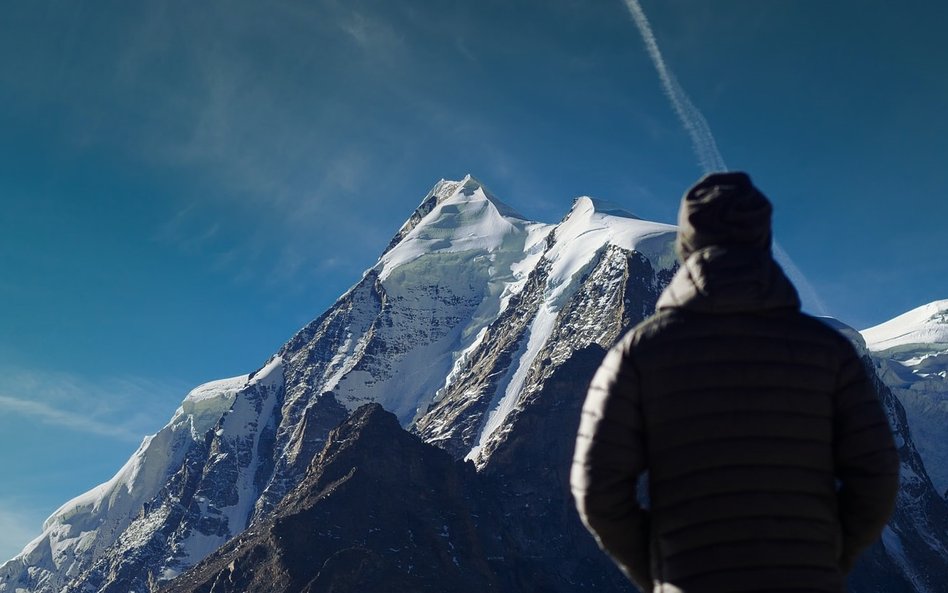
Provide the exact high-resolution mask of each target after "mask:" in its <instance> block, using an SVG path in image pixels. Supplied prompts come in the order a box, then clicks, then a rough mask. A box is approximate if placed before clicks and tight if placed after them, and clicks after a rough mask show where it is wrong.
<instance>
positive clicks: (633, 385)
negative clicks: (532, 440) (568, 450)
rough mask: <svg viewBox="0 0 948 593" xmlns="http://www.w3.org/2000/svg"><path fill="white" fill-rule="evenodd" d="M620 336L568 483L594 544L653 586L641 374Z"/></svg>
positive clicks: (596, 381)
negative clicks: (643, 478)
mask: <svg viewBox="0 0 948 593" xmlns="http://www.w3.org/2000/svg"><path fill="white" fill-rule="evenodd" d="M628 342H629V340H628V339H625V340H622V341H621V342H620V343H619V344H618V345H616V346H615V347H614V348H612V350H610V351H609V353H608V354H607V355H606V358H605V360H604V361H603V362H602V365H601V366H600V367H599V370H598V371H597V372H596V375H595V377H594V378H593V381H592V384H591V385H590V387H589V392H588V394H587V395H586V401H585V403H584V405H583V412H582V417H581V420H580V425H579V433H578V435H577V437H576V449H575V453H574V456H573V466H572V471H571V473H570V486H571V489H572V492H573V497H574V498H575V500H576V508H577V510H578V511H579V516H580V518H581V519H582V521H583V524H585V525H586V528H587V529H589V531H590V532H591V533H592V534H593V536H594V537H595V539H596V543H598V544H599V547H600V548H602V549H603V550H604V551H605V552H606V553H608V554H609V556H611V557H612V559H613V560H614V561H615V562H616V564H617V565H618V566H619V568H620V569H621V570H622V571H623V572H624V573H625V575H626V576H627V577H628V578H629V579H630V580H631V581H632V582H633V583H635V585H636V586H637V587H638V588H639V589H642V590H643V591H651V589H652V577H651V573H650V568H649V566H650V564H649V515H648V512H647V511H646V510H644V509H643V508H642V507H641V506H640V505H639V504H638V501H637V499H636V482H637V479H638V476H639V475H640V474H641V473H642V472H643V471H644V470H645V450H644V448H645V443H644V435H643V433H642V426H643V423H642V415H641V409H640V402H639V393H638V377H637V375H636V372H635V371H634V369H633V365H632V364H631V361H630V358H629V356H628V353H627V346H626V345H627V344H628Z"/></svg>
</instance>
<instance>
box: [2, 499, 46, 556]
mask: <svg viewBox="0 0 948 593" xmlns="http://www.w3.org/2000/svg"><path fill="white" fill-rule="evenodd" d="M45 519H46V517H45V515H43V514H42V513H41V512H40V511H37V510H35V509H33V508H31V507H30V505H29V504H27V503H25V502H24V501H17V500H8V499H0V564H3V563H4V562H6V561H7V560H9V559H11V558H13V557H14V556H16V555H17V554H19V553H20V551H21V550H22V549H23V547H24V546H25V545H26V544H28V543H29V542H30V541H32V540H33V538H35V537H37V536H39V534H40V532H41V530H42V525H43V521H44V520H45Z"/></svg>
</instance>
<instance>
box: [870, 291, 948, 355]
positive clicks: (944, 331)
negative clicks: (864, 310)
mask: <svg viewBox="0 0 948 593" xmlns="http://www.w3.org/2000/svg"><path fill="white" fill-rule="evenodd" d="M861 333H862V335H863V337H865V338H866V342H867V344H868V345H869V349H870V350H873V351H882V350H889V349H892V348H906V347H910V346H912V345H934V344H948V299H945V300H940V301H934V302H931V303H928V304H927V305H922V306H921V307H917V308H915V309H912V310H911V311H909V312H907V313H903V314H902V315H899V316H898V317H895V318H893V319H890V320H889V321H886V322H884V323H880V324H879V325H877V326H875V327H870V328H868V329H864V330H862V332H861Z"/></svg>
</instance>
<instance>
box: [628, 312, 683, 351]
mask: <svg viewBox="0 0 948 593" xmlns="http://www.w3.org/2000/svg"><path fill="white" fill-rule="evenodd" d="M685 317H686V315H685V314H684V313H683V312H682V311H681V310H680V309H675V308H669V309H659V310H658V311H656V312H655V313H653V314H652V315H650V316H648V317H646V318H645V319H643V320H642V321H641V322H639V323H638V324H637V325H635V326H634V327H633V328H632V329H630V330H629V331H628V332H626V334H625V335H624V336H623V337H622V339H621V340H620V341H619V344H620V345H621V346H622V347H623V349H630V348H638V347H641V346H642V345H644V344H647V343H648V342H651V341H654V340H656V339H662V338H664V337H666V336H667V335H668V334H669V333H672V332H675V331H676V330H677V329H678V328H683V327H685Z"/></svg>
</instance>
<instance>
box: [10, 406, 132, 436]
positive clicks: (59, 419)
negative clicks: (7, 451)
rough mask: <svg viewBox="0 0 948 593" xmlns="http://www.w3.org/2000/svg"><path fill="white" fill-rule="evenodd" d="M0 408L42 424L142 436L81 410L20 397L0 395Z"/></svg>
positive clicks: (96, 433) (102, 433) (105, 433)
mask: <svg viewBox="0 0 948 593" xmlns="http://www.w3.org/2000/svg"><path fill="white" fill-rule="evenodd" d="M0 410H2V411H3V412H6V413H12V414H18V415H21V416H25V417H27V418H30V419H33V420H36V421H39V422H41V423H42V424H50V425H54V426H62V427H64V428H68V429H70V430H75V431H78V432H86V433H90V434H95V435H99V436H104V437H109V438H114V439H118V440H121V441H128V442H137V441H139V440H141V438H142V436H144V435H142V434H140V433H137V432H135V431H133V430H132V429H130V428H129V427H126V426H122V425H116V424H113V423H111V422H100V421H98V420H96V419H95V418H91V417H89V416H87V415H86V414H84V413H81V412H70V411H67V410H61V409H59V408H54V407H52V406H50V405H48V404H44V403H43V402H38V401H31V400H27V399H20V398H16V397H11V396H9V395H0Z"/></svg>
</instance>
